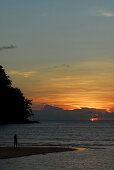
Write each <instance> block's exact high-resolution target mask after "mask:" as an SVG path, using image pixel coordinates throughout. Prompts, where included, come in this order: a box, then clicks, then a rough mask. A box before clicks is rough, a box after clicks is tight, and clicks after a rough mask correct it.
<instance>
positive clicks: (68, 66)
mask: <svg viewBox="0 0 114 170" xmlns="http://www.w3.org/2000/svg"><path fill="white" fill-rule="evenodd" d="M53 68H55V69H67V68H70V65H69V64H61V65H55V66H54V67H53Z"/></svg>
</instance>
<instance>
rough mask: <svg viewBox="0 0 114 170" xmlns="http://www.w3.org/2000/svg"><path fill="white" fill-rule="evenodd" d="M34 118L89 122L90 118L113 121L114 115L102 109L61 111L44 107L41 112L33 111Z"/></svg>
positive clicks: (47, 106) (51, 107) (56, 108)
mask: <svg viewBox="0 0 114 170" xmlns="http://www.w3.org/2000/svg"><path fill="white" fill-rule="evenodd" d="M35 117H36V118H37V117H38V118H39V120H40V121H42V120H90V119H91V118H92V117H95V118H96V117H97V118H101V119H103V120H113V119H114V113H109V112H107V111H106V110H103V109H96V108H81V109H75V110H63V109H61V108H59V107H54V106H50V105H45V106H44V108H43V109H42V110H37V111H34V119H35Z"/></svg>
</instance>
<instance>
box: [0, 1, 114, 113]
mask: <svg viewBox="0 0 114 170" xmlns="http://www.w3.org/2000/svg"><path fill="white" fill-rule="evenodd" d="M0 65H2V66H3V67H4V69H5V70H6V72H7V74H8V75H9V76H10V79H11V80H12V81H13V86H15V87H19V88H20V89H21V90H22V92H23V93H24V95H25V96H26V97H28V98H30V99H32V100H33V109H38V108H40V105H44V104H49V105H53V106H58V107H61V108H63V109H75V108H81V107H92V108H98V109H107V110H108V111H114V0H1V1H0Z"/></svg>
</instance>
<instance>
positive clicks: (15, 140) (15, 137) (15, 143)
mask: <svg viewBox="0 0 114 170" xmlns="http://www.w3.org/2000/svg"><path fill="white" fill-rule="evenodd" d="M16 148H17V135H16V134H15V135H14V149H16Z"/></svg>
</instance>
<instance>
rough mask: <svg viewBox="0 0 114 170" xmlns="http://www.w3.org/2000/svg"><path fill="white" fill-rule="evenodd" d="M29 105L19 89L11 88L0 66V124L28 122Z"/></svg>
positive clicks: (29, 101)
mask: <svg viewBox="0 0 114 170" xmlns="http://www.w3.org/2000/svg"><path fill="white" fill-rule="evenodd" d="M31 105H32V103H31V100H29V99H26V98H25V96H24V95H23V93H22V92H21V90H20V89H19V88H14V87H12V81H11V80H10V79H9V76H8V75H7V74H6V73H5V71H4V69H3V67H2V66H0V124H4V123H5V124H7V123H28V122H30V121H29V119H28V117H29V116H30V115H32V109H31Z"/></svg>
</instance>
